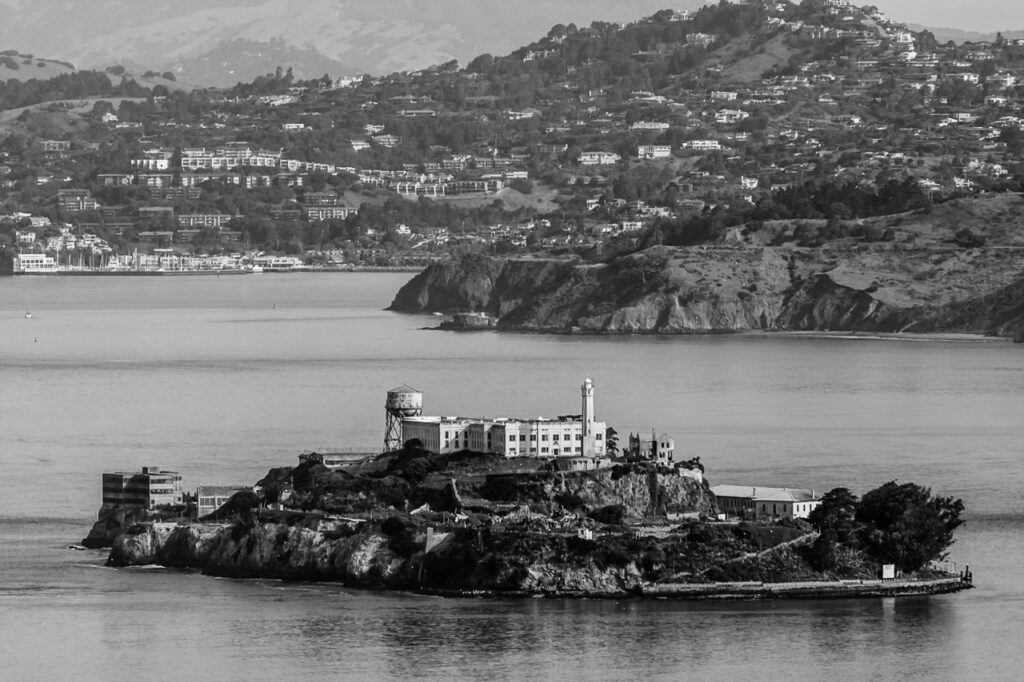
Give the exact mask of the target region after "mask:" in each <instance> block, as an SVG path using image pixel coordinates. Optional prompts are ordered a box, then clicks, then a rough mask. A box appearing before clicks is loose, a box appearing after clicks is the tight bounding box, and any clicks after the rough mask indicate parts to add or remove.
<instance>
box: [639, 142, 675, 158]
mask: <svg viewBox="0 0 1024 682" xmlns="http://www.w3.org/2000/svg"><path fill="white" fill-rule="evenodd" d="M636 155H637V156H638V157H639V158H641V159H667V158H669V157H671V156H672V146H671V145H667V144H664V145H659V144H643V145H640V146H639V147H637V149H636Z"/></svg>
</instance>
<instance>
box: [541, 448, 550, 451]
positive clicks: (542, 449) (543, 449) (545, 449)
mask: <svg viewBox="0 0 1024 682" xmlns="http://www.w3.org/2000/svg"><path fill="white" fill-rule="evenodd" d="M540 451H541V452H547V451H548V449H547V448H541V449H540Z"/></svg>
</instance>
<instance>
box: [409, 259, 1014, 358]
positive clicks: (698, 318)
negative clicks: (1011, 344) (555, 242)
mask: <svg viewBox="0 0 1024 682" xmlns="http://www.w3.org/2000/svg"><path fill="white" fill-rule="evenodd" d="M1015 254H1016V251H1013V250H1012V249H1010V250H998V249H992V250H989V251H981V250H976V251H973V252H966V251H964V250H962V249H961V250H949V249H947V250H944V251H935V250H927V249H919V250H913V249H901V248H900V247H899V246H898V245H896V246H893V245H871V246H863V247H860V248H849V249H846V250H838V249H837V250H833V251H825V250H822V249H799V248H781V247H769V246H742V247H741V246H725V245H723V246H714V247H694V248H680V247H664V246H655V247H651V248H648V249H645V250H641V251H637V252H635V253H629V254H626V255H622V256H619V257H616V258H612V259H611V260H608V261H605V262H601V263H584V262H581V261H579V260H572V261H570V260H554V259H549V260H543V259H521V260H516V259H498V258H491V257H487V256H482V255H468V256H465V257H463V258H461V259H459V260H454V261H448V262H442V263H436V264H434V265H431V266H430V267H428V268H427V269H426V270H424V271H423V272H422V273H420V274H419V275H417V276H416V277H414V278H413V279H412V280H410V281H409V282H408V283H407V284H406V285H405V286H404V287H402V289H401V290H400V291H399V292H398V294H397V295H396V296H395V298H394V301H393V302H392V303H391V306H390V309H391V310H396V311H402V312H426V311H429V312H435V311H440V312H448V311H456V310H458V311H470V310H471V311H478V312H479V313H482V314H485V315H487V316H488V317H489V318H492V319H493V320H495V322H494V325H493V326H494V328H496V329H498V330H507V331H541V332H561V333H601V334H614V333H630V334H636V333H653V334H694V333H725V332H736V331H749V330H760V331H770V330H779V331H857V332H870V333H903V332H912V333H922V334H924V333H944V334H952V333H966V334H983V335H989V336H1002V337H1008V338H1012V339H1015V340H1018V341H1020V340H1022V339H1024V276H1022V275H1021V272H1020V269H1019V265H1018V264H1017V262H1016V260H1015V258H1016V255H1015Z"/></svg>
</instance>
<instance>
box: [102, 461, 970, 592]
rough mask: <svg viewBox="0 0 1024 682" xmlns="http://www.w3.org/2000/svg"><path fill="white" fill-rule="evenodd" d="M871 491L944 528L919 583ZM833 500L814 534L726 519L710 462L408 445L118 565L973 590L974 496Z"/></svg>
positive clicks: (278, 480)
mask: <svg viewBox="0 0 1024 682" xmlns="http://www.w3.org/2000/svg"><path fill="white" fill-rule="evenodd" d="M889 485H890V486H895V484H889ZM884 488H885V487H884V486H883V488H882V489H879V490H880V491H882V490H883V489H884ZM876 493H877V494H876ZM922 493H923V496H922ZM873 494H874V495H875V496H876V497H879V495H881V496H882V497H884V501H885V502H886V507H885V508H886V509H889V510H890V511H891V509H892V508H894V505H893V504H891V503H892V502H893V501H894V500H900V501H901V504H902V505H903V506H902V507H900V504H896V505H895V508H902V509H903V511H904V512H906V513H907V514H911V515H913V514H918V516H916V517H915V518H918V519H920V518H921V516H920V513H921V512H922V510H923V509H926V508H928V509H932V510H933V511H935V514H933V517H934V519H936V520H937V521H936V523H937V525H935V524H933V525H931V526H930V527H929V528H928V529H927V533H929V534H934V533H936V529H937V528H938V529H939V531H938V534H937V535H934V536H932V537H930V538H925V537H924V536H922V537H921V538H919V539H920V543H919V548H920V547H926V546H927V549H925V550H924V551H921V552H918V553H917V554H913V555H911V554H912V553H908V552H905V551H904V550H905V549H906V548H905V547H902V548H901V549H900V551H899V555H900V557H899V560H898V561H899V562H900V564H901V565H902V567H903V568H904V572H905V574H906V578H905V579H902V580H895V581H891V580H890V581H882V580H879V579H878V578H879V562H880V561H888V560H891V559H890V558H889V556H890V555H887V554H886V552H890V554H891V550H892V548H893V546H894V545H892V543H890V544H889V546H888V547H882V546H880V545H878V543H877V542H876V541H877V540H878V538H879V537H880V536H879V533H882V534H883V535H884V529H883V526H885V525H886V523H888V522H889V521H892V519H888V520H887V521H882V520H880V519H878V518H872V516H871V514H872V512H871V510H872V509H874V508H876V507H877V506H878V505H877V504H876V502H878V500H876V501H875V502H872V501H871V495H873ZM829 496H831V497H829ZM826 498H827V500H826V501H824V503H823V508H824V511H823V512H822V513H820V514H818V515H817V517H815V518H814V519H812V520H813V521H814V523H813V524H811V523H808V522H806V521H802V520H789V521H783V522H781V523H762V522H751V521H732V522H720V521H717V520H716V519H717V518H718V509H717V506H716V499H715V495H714V494H713V493H712V492H711V490H710V487H709V485H708V482H707V480H706V479H705V477H704V472H703V467H702V466H701V464H700V462H699V460H693V461H691V462H687V463H684V464H683V465H682V466H679V467H676V468H668V467H664V466H659V465H656V464H653V463H639V462H634V463H621V464H616V465H615V466H613V467H610V468H604V469H598V470H589V471H572V472H567V471H557V470H553V469H552V468H550V467H549V466H547V465H545V464H544V463H543V462H538V461H537V460H531V461H529V462H526V461H521V462H513V461H510V460H506V459H505V458H502V457H496V456H493V455H486V454H481V453H473V452H469V451H464V452H458V453H451V454H446V455H437V454H431V453H429V452H426V451H423V450H420V449H417V448H415V447H408V446H407V447H406V448H405V450H403V451H399V452H396V453H392V454H390V455H384V456H382V457H381V458H380V459H378V460H377V461H376V462H374V463H372V464H370V465H367V466H366V467H363V468H356V469H352V470H341V469H339V470H331V469H329V468H327V467H325V466H324V465H323V464H322V463H319V462H317V461H315V460H307V461H304V462H303V463H301V464H300V465H299V466H297V467H294V468H292V467H285V468H281V469H274V470H272V471H270V472H269V473H268V475H267V476H266V477H264V478H263V479H262V480H261V481H260V482H259V483H258V485H257V486H256V487H255V488H254V492H253V493H239V494H237V495H235V496H234V497H233V498H232V499H231V500H230V501H229V502H228V503H227V504H226V505H224V506H223V507H222V508H221V509H220V510H218V511H217V512H216V513H215V514H212V515H210V516H209V517H207V518H204V519H201V520H198V521H196V522H193V523H181V522H177V523H174V522H144V523H138V524H134V525H132V526H130V527H128V528H127V529H126V530H125V532H123V533H121V534H120V535H118V536H117V538H116V539H115V540H114V543H113V547H112V550H111V553H110V556H109V559H108V564H109V565H111V566H133V565H148V564H157V565H162V566H167V567H173V568H181V569H199V570H201V571H202V572H203V573H205V574H208V575H215V576H224V577H233V578H271V579H282V580H313V581H338V582H341V583H343V584H344V585H346V586H351V587H358V588H368V589H388V590H411V591H417V592H423V593H432V594H443V595H499V596H527V595H546V596H587V597H616V598H618V597H626V596H668V597H680V598H766V597H769V598H770V597H815V598H823V597H852V596H869V595H881V594H885V595H899V594H934V593H942V592H954V591H958V590H961V589H965V588H967V587H969V586H970V583H969V581H968V580H967V579H966V576H959V575H950V574H945V573H941V572H936V571H933V570H931V569H929V568H928V564H929V562H930V560H931V559H934V558H937V557H938V556H940V555H941V554H942V551H943V550H944V549H945V548H946V547H947V546H948V544H949V543H951V542H952V531H953V529H954V528H955V527H956V526H958V525H959V523H960V522H959V519H958V517H959V510H960V509H962V505H960V506H959V507H958V506H957V505H959V501H957V502H956V504H953V503H951V501H948V500H942V498H931V496H930V494H929V493H928V491H925V490H923V489H919V488H916V487H915V488H914V489H907V487H906V485H904V486H895V488H893V489H891V490H887V491H885V492H884V493H878V491H874V492H873V493H869V494H868V495H865V497H864V499H863V500H860V501H857V500H856V498H854V497H852V496H850V495H849V494H848V491H846V492H842V491H841V492H839V493H836V491H833V493H829V495H827V496H826ZM929 505H932V506H931V507H929ZM880 529H881V530H880ZM869 536H870V537H871V538H873V539H872V540H868V537H869ZM872 543H874V544H872Z"/></svg>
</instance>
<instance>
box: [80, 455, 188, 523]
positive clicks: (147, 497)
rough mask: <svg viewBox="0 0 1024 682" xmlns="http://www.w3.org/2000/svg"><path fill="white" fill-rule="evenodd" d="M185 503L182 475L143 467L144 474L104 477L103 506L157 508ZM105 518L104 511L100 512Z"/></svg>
mask: <svg viewBox="0 0 1024 682" xmlns="http://www.w3.org/2000/svg"><path fill="white" fill-rule="evenodd" d="M183 503H184V494H183V492H182V487H181V474H179V473H177V472H176V471H161V470H160V468H159V467H142V471H132V472H114V473H106V474H103V507H105V508H109V507H118V508H125V507H135V508H140V509H154V508H156V507H164V506H170V505H180V504H183ZM100 515H101V518H102V515H103V511H102V510H101V512H100Z"/></svg>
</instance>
